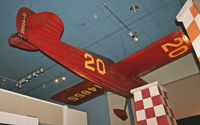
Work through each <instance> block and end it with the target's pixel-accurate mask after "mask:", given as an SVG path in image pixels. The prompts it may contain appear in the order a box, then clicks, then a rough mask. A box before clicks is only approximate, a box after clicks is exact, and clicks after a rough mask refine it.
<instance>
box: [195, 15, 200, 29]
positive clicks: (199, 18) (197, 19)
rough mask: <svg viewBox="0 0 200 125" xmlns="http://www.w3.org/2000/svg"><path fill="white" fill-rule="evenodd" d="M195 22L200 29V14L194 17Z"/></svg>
mask: <svg viewBox="0 0 200 125" xmlns="http://www.w3.org/2000/svg"><path fill="white" fill-rule="evenodd" d="M195 21H196V23H197V26H198V27H200V14H198V15H197V16H196V17H195Z"/></svg>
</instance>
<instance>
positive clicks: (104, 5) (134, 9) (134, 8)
mask: <svg viewBox="0 0 200 125" xmlns="http://www.w3.org/2000/svg"><path fill="white" fill-rule="evenodd" d="M101 5H102V6H103V7H104V8H106V9H107V10H108V11H109V12H110V14H112V16H114V17H115V18H116V19H117V20H118V21H119V22H120V23H121V24H122V25H123V26H124V27H125V28H126V29H127V30H128V31H129V36H130V37H131V38H132V39H133V40H134V41H138V40H139V38H138V37H137V36H136V35H135V34H133V32H131V29H130V28H129V27H128V26H127V25H126V24H125V23H124V22H123V21H121V20H120V18H119V17H118V16H117V15H115V13H114V12H112V10H111V9H110V8H109V7H108V6H107V5H106V3H102V4H101ZM138 9H139V7H138V6H136V5H135V6H132V7H131V8H130V11H133V12H134V11H135V12H136V11H137V10H138Z"/></svg>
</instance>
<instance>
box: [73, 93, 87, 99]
mask: <svg viewBox="0 0 200 125" xmlns="http://www.w3.org/2000/svg"><path fill="white" fill-rule="evenodd" d="M74 96H75V97H78V98H80V99H81V98H83V97H85V95H83V94H80V93H76V94H74Z"/></svg>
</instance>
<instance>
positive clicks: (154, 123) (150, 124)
mask: <svg viewBox="0 0 200 125" xmlns="http://www.w3.org/2000/svg"><path fill="white" fill-rule="evenodd" d="M147 125H158V124H157V120H156V117H154V118H150V119H147Z"/></svg>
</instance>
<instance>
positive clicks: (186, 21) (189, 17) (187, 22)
mask: <svg viewBox="0 0 200 125" xmlns="http://www.w3.org/2000/svg"><path fill="white" fill-rule="evenodd" d="M184 16H185V18H182V21H183V22H184V26H185V28H186V29H187V28H188V26H189V25H190V24H191V23H192V21H193V20H194V17H193V16H192V13H191V12H190V10H187V11H185V13H184Z"/></svg>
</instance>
